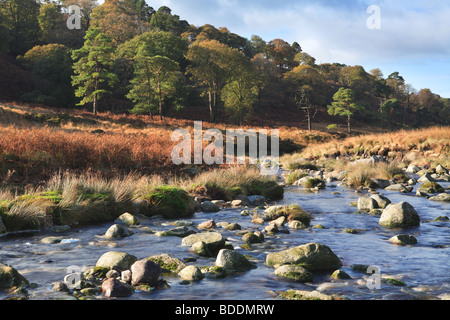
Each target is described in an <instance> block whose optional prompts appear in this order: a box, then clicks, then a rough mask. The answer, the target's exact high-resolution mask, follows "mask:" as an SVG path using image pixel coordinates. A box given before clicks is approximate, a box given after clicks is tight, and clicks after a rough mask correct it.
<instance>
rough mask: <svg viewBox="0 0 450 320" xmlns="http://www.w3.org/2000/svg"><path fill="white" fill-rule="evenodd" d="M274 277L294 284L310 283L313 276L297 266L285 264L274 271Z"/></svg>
mask: <svg viewBox="0 0 450 320" xmlns="http://www.w3.org/2000/svg"><path fill="white" fill-rule="evenodd" d="M275 275H276V276H278V277H282V278H286V279H289V280H292V281H296V282H302V283H305V282H312V280H313V275H312V273H311V272H309V271H308V270H306V269H305V268H303V267H302V266H299V265H294V264H285V265H282V266H281V267H279V268H277V269H275Z"/></svg>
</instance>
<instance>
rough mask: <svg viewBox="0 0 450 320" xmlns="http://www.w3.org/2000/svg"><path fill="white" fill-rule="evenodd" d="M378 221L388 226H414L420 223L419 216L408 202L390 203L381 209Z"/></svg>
mask: <svg viewBox="0 0 450 320" xmlns="http://www.w3.org/2000/svg"><path fill="white" fill-rule="evenodd" d="M378 223H379V224H380V225H382V226H384V227H388V228H396V227H415V226H418V225H420V217H419V215H418V213H417V211H416V210H415V209H414V208H413V206H411V205H410V204H409V203H408V202H401V203H395V204H393V203H391V204H390V205H388V206H387V207H386V209H384V210H383V213H382V214H381V216H380V220H379V222H378Z"/></svg>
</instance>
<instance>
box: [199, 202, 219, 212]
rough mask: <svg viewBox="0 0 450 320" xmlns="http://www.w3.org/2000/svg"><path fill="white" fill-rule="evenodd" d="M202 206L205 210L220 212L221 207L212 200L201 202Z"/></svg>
mask: <svg viewBox="0 0 450 320" xmlns="http://www.w3.org/2000/svg"><path fill="white" fill-rule="evenodd" d="M201 208H202V211H203V212H218V211H220V207H219V206H218V205H217V204H215V203H214V202H211V201H203V202H202V204H201Z"/></svg>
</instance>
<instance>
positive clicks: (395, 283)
mask: <svg viewBox="0 0 450 320" xmlns="http://www.w3.org/2000/svg"><path fill="white" fill-rule="evenodd" d="M384 281H385V282H386V283H388V284H390V285H392V286H398V287H405V286H406V283H404V282H403V281H400V280H397V279H392V278H387V279H384Z"/></svg>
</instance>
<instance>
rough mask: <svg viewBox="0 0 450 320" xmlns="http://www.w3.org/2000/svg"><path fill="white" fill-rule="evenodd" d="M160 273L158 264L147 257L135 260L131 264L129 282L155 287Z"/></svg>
mask: <svg viewBox="0 0 450 320" xmlns="http://www.w3.org/2000/svg"><path fill="white" fill-rule="evenodd" d="M160 273H161V267H160V266H159V264H157V263H155V262H153V261H151V260H147V259H143V260H139V261H136V262H135V263H133V265H132V266H131V284H132V285H137V284H147V285H149V286H151V287H156V286H157V284H158V279H159V275H160Z"/></svg>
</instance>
